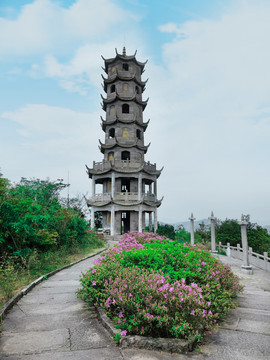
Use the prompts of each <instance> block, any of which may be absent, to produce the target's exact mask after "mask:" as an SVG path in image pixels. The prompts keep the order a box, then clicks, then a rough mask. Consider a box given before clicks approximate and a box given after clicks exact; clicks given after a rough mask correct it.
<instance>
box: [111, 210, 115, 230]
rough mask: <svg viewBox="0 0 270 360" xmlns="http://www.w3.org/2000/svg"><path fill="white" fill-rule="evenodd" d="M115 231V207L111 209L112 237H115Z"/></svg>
mask: <svg viewBox="0 0 270 360" xmlns="http://www.w3.org/2000/svg"><path fill="white" fill-rule="evenodd" d="M114 231H115V211H114V205H112V207H111V235H114Z"/></svg>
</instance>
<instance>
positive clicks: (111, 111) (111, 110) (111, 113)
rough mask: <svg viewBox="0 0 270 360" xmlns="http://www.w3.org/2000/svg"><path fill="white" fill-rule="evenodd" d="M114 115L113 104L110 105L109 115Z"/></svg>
mask: <svg viewBox="0 0 270 360" xmlns="http://www.w3.org/2000/svg"><path fill="white" fill-rule="evenodd" d="M114 115H115V106H114V105H112V106H111V107H110V116H114Z"/></svg>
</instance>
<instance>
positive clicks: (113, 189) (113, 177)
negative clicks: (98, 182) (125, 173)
mask: <svg viewBox="0 0 270 360" xmlns="http://www.w3.org/2000/svg"><path fill="white" fill-rule="evenodd" d="M111 187H112V188H111V196H112V199H113V198H114V193H115V173H114V172H113V173H112V177H111Z"/></svg>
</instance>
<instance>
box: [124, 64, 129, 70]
mask: <svg viewBox="0 0 270 360" xmlns="http://www.w3.org/2000/svg"><path fill="white" fill-rule="evenodd" d="M128 68H129V66H128V64H127V63H124V64H123V70H125V71H128Z"/></svg>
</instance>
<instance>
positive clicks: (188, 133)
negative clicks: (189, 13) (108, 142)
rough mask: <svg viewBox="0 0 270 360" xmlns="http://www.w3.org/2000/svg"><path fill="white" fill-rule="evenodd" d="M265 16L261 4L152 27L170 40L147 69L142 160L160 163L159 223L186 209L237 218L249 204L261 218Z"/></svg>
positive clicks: (267, 53) (267, 80)
mask: <svg viewBox="0 0 270 360" xmlns="http://www.w3.org/2000/svg"><path fill="white" fill-rule="evenodd" d="M269 17H270V4H269V3H268V2H264V1H261V2H256V3H254V2H252V1H245V2H239V3H238V6H234V7H233V8H231V9H230V10H227V12H226V13H225V14H223V16H221V17H220V18H219V19H218V20H206V19H204V20H198V21H192V22H186V23H183V24H172V23H169V24H165V25H163V26H161V27H160V30H161V31H166V32H170V33H175V35H176V37H175V38H174V39H173V40H172V41H171V42H168V43H166V44H165V45H164V47H163V60H164V67H159V66H152V65H151V63H150V64H149V70H148V73H147V74H148V75H149V71H150V75H149V77H150V80H149V84H148V92H149V94H150V96H151V99H150V103H149V108H148V110H147V111H148V112H149V114H150V116H151V118H153V120H152V127H153V132H152V134H151V132H150V130H149V132H150V133H149V134H147V137H148V138H149V139H151V137H152V136H153V134H154V137H153V138H152V140H153V141H152V145H151V149H150V150H149V155H150V156H151V157H152V158H153V160H155V161H156V160H158V162H159V163H161V164H160V165H163V164H164V165H165V169H164V174H163V176H161V178H160V186H159V191H160V193H161V194H164V193H165V194H166V197H167V199H165V203H166V206H163V207H164V208H161V209H160V213H161V214H163V216H164V219H166V216H167V215H166V214H169V216H168V218H167V219H166V220H167V221H169V220H170V219H169V218H170V217H171V214H179V218H178V219H179V220H180V219H183V213H187V212H188V211H189V210H188V209H190V211H191V210H193V211H194V212H195V211H196V210H197V212H199V214H198V213H197V214H196V215H197V216H198V217H205V216H206V215H205V214H207V212H208V213H209V214H210V211H211V210H212V209H213V210H215V209H216V210H217V211H218V212H219V213H218V214H217V216H220V217H223V218H225V217H226V216H228V217H239V216H240V214H241V212H244V211H246V212H249V213H251V214H252V210H253V208H254V211H255V207H254V204H256V203H261V204H263V205H262V208H264V212H265V215H263V214H262V209H260V211H261V215H260V217H261V218H263V216H265V217H267V214H269V211H270V209H269V205H268V204H269V202H270V196H269V191H268V185H267V183H268V179H269V177H270V170H269V169H268V167H267V166H266V164H267V162H268V154H269V152H270V143H269V138H270V111H269V98H270V87H269V84H270V72H269V63H270V49H269V46H268V34H269V33H270V23H269V21H268V20H267V19H269ZM179 34H184V37H183V38H179V37H178V35H179ZM146 72H147V71H146ZM168 184H170V189H168ZM168 208H170V211H167V210H168ZM187 215H188V214H187ZM175 217H176V219H175V221H176V220H177V215H175ZM258 217H259V216H258ZM268 218H269V216H268Z"/></svg>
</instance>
